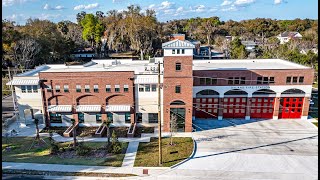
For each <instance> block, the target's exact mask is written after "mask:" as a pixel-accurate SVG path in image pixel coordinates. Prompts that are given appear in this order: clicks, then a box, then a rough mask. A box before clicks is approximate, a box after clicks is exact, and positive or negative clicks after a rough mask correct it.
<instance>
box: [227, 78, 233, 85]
mask: <svg viewBox="0 0 320 180" xmlns="http://www.w3.org/2000/svg"><path fill="white" fill-rule="evenodd" d="M228 84H230V85H232V84H234V80H233V77H228Z"/></svg>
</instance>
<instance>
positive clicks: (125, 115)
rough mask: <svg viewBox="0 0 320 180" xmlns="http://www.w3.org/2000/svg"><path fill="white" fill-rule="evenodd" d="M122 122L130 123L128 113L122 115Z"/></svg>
mask: <svg viewBox="0 0 320 180" xmlns="http://www.w3.org/2000/svg"><path fill="white" fill-rule="evenodd" d="M124 120H125V123H131V116H130V113H125V114H124Z"/></svg>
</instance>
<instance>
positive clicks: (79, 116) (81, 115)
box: [78, 112, 84, 123]
mask: <svg viewBox="0 0 320 180" xmlns="http://www.w3.org/2000/svg"><path fill="white" fill-rule="evenodd" d="M78 119H79V123H84V114H83V113H82V112H80V113H78Z"/></svg>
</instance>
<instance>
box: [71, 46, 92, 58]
mask: <svg viewBox="0 0 320 180" xmlns="http://www.w3.org/2000/svg"><path fill="white" fill-rule="evenodd" d="M71 57H73V58H75V59H81V60H91V59H92V58H94V57H95V52H94V49H93V48H91V47H90V48H83V49H77V50H75V51H74V52H73V53H72V54H71Z"/></svg>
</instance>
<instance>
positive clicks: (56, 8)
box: [43, 4, 65, 10]
mask: <svg viewBox="0 0 320 180" xmlns="http://www.w3.org/2000/svg"><path fill="white" fill-rule="evenodd" d="M43 9H45V10H62V9H65V8H64V7H63V6H56V7H51V6H49V4H46V5H44V7H43Z"/></svg>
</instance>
